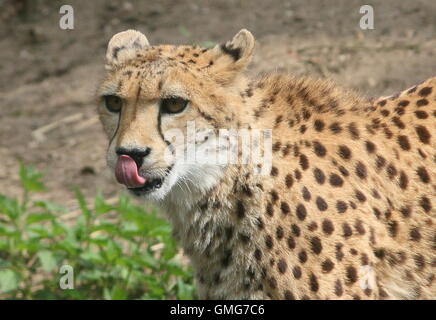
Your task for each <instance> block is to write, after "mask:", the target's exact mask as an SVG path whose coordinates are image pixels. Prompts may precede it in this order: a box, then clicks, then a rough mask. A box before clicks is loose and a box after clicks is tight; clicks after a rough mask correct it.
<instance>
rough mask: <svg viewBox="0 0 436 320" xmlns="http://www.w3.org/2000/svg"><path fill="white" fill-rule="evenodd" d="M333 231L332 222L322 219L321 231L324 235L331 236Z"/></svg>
mask: <svg viewBox="0 0 436 320" xmlns="http://www.w3.org/2000/svg"><path fill="white" fill-rule="evenodd" d="M334 230H335V227H334V226H333V223H332V221H331V220H329V219H324V221H323V222H322V231H324V233H325V234H327V235H331V234H332V233H333V231H334Z"/></svg>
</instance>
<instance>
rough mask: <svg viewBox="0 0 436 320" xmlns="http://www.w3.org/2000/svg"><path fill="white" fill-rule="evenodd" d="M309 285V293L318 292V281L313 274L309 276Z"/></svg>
mask: <svg viewBox="0 0 436 320" xmlns="http://www.w3.org/2000/svg"><path fill="white" fill-rule="evenodd" d="M309 284H310V290H311V291H313V292H318V289H319V284H318V279H317V278H316V276H315V275H314V274H313V273H312V274H311V275H310V278H309Z"/></svg>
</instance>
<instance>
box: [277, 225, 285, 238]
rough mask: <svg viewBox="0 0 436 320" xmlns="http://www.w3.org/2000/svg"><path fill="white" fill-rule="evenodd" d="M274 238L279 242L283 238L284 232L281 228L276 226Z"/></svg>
mask: <svg viewBox="0 0 436 320" xmlns="http://www.w3.org/2000/svg"><path fill="white" fill-rule="evenodd" d="M276 237H277V240H281V239H283V237H284V231H283V227H282V226H278V227H277V229H276Z"/></svg>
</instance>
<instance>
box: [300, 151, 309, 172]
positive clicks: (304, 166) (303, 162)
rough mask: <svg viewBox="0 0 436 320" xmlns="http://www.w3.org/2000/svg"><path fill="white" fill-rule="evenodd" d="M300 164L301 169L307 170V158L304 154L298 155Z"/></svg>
mask: <svg viewBox="0 0 436 320" xmlns="http://www.w3.org/2000/svg"><path fill="white" fill-rule="evenodd" d="M300 166H301V168H302V169H303V170H307V169H308V168H309V160H308V159H307V157H306V156H305V155H304V154H302V155H300Z"/></svg>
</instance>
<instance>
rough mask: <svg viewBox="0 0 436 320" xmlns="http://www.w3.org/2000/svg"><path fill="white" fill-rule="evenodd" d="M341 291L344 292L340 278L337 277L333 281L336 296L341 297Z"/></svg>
mask: <svg viewBox="0 0 436 320" xmlns="http://www.w3.org/2000/svg"><path fill="white" fill-rule="evenodd" d="M343 293H344V290H343V288H342V283H341V280H339V279H338V280H336V282H335V295H336V296H338V297H341V296H342V294H343Z"/></svg>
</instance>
